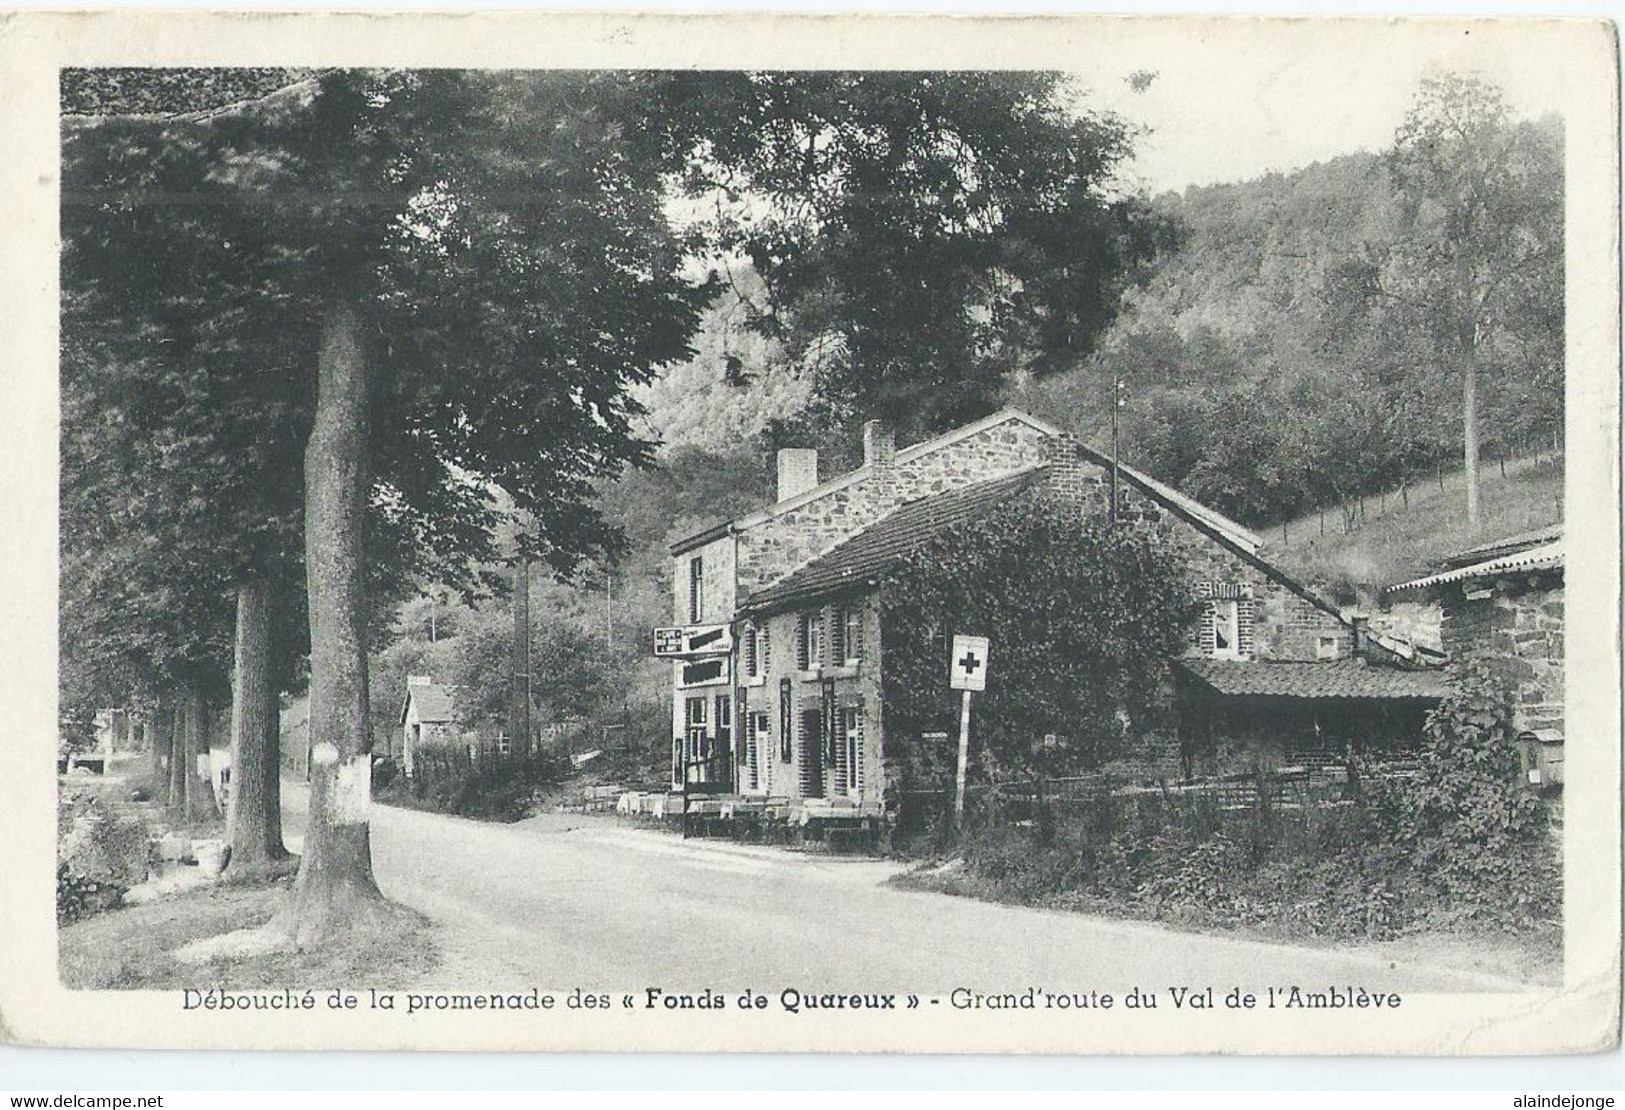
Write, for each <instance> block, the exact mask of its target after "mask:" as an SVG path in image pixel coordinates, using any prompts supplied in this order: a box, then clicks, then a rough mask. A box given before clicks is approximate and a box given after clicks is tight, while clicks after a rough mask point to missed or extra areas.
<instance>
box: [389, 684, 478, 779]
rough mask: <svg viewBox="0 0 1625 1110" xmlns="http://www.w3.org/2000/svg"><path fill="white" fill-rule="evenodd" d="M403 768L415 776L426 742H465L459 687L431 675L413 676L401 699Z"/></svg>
mask: <svg viewBox="0 0 1625 1110" xmlns="http://www.w3.org/2000/svg"><path fill="white" fill-rule="evenodd" d="M400 726H401V770H402V771H404V772H405V773H406V775H407V776H408V777H410V776H411V774H412V772H413V769H414V767H415V766H416V762H417V755H418V753H419V752H420V751H422V750H423V748H424V746H425V745H430V746H435V747H451V746H454V745H457V744H461V743H463V741H464V737H463V729H462V726H461V725H460V724H459V723H458V720H457V697H456V687H454V686H448V685H445V684H443V683H439V682H436V681H434V680H433V679H432V678H430V677H429V676H428V675H409V676H408V677H407V679H406V697H405V698H404V699H403V700H402V702H401V718H400Z"/></svg>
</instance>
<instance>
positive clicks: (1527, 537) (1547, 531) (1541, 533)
mask: <svg viewBox="0 0 1625 1110" xmlns="http://www.w3.org/2000/svg"><path fill="white" fill-rule="evenodd" d="M1562 538H1563V525H1562V524H1549V525H1547V526H1546V527H1545V528H1536V529H1535V530H1534V531H1532V532H1519V533H1518V534H1517V535H1515V536H1503V537H1501V538H1500V539H1498V540H1492V541H1491V542H1489V543H1481V544H1479V545H1478V546H1477V547H1469V548H1466V549H1465V550H1463V551H1457V552H1455V553H1453V554H1450V555H1446V556H1445V557H1444V559H1443V560H1442V561H1441V563H1440V566H1441V568H1442V569H1445V570H1449V569H1451V568H1453V567H1465V566H1471V565H1472V564H1474V563H1482V562H1485V561H1486V560H1489V559H1498V558H1500V557H1501V556H1502V555H1511V554H1513V553H1514V552H1518V551H1527V550H1529V549H1530V548H1531V547H1542V546H1544V545H1546V544H1549V543H1552V542H1554V541H1556V540H1560V539H1562Z"/></svg>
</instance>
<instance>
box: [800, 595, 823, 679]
mask: <svg viewBox="0 0 1625 1110" xmlns="http://www.w3.org/2000/svg"><path fill="white" fill-rule="evenodd" d="M823 662H824V614H823V611H822V610H818V609H814V610H812V611H811V612H808V613H802V614H801V615H800V616H798V617H797V618H796V669H797V670H800V671H810V670H812V669H813V668H814V667H817V666H820V665H822V664H823Z"/></svg>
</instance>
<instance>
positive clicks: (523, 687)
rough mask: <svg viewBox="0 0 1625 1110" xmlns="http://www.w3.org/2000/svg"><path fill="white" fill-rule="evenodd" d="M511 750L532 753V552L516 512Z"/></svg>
mask: <svg viewBox="0 0 1625 1110" xmlns="http://www.w3.org/2000/svg"><path fill="white" fill-rule="evenodd" d="M508 734H509V737H510V740H509V748H508V750H509V752H511V753H512V754H513V755H517V756H521V757H527V756H529V755H530V554H529V552H528V551H526V550H525V518H524V517H523V516H522V515H521V514H520V513H519V512H518V511H515V513H514V560H513V689H512V693H511V698H510V703H509V708H508Z"/></svg>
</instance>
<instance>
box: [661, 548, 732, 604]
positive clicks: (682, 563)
mask: <svg viewBox="0 0 1625 1110" xmlns="http://www.w3.org/2000/svg"><path fill="white" fill-rule="evenodd" d="M695 558H698V559H699V560H700V571H701V580H702V581H703V583H704V587H703V593H704V597H703V598H702V599H701V600H702V602H703V606H702V608H701V610H700V619H699V620H698V621H697V622H693V623H698V624H726V623H727V622H729V621H731V620H733V614H734V606H735V604H736V603H737V601H738V597H737V595H736V594H735V592H734V591H735V582H736V580H737V579H736V576H735V574H734V538H733V537H732V536H722V537H719V538H718V539H714V540H712V541H711V542H710V543H708V544H706V545H705V546H704V547H697V548H695V549H694V550H692V551H685V552H684V553H683V554H681V555H678V556H675V557H673V559H672V578H671V587H672V588H671V601H672V605H671V616H672V621H673V623H675V624H689V623H690V621H689V611H688V586H689V567H690V565H691V564H692V562H693V560H694V559H695Z"/></svg>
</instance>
